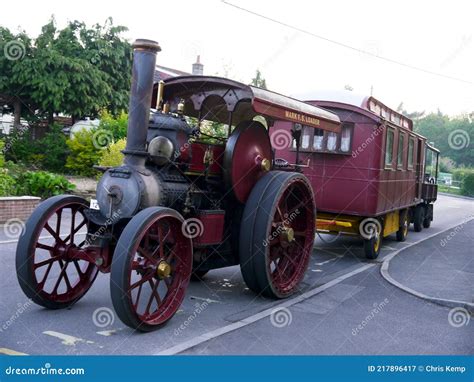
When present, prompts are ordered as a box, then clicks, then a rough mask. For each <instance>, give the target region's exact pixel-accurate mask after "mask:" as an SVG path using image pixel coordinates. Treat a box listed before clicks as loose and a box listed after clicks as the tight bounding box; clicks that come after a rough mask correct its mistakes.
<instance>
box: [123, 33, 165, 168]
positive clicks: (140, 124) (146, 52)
mask: <svg viewBox="0 0 474 382" xmlns="http://www.w3.org/2000/svg"><path fill="white" fill-rule="evenodd" d="M132 47H133V67H132V86H131V89H130V106H129V109H128V110H129V112H128V127H127V145H126V146H125V150H123V153H124V155H125V160H124V163H125V164H126V165H129V166H133V167H142V166H144V164H145V159H146V156H147V152H146V138H147V132H148V122H149V118H150V106H151V98H152V94H153V77H154V74H155V65H156V54H157V53H158V52H159V51H161V48H160V45H159V44H158V43H157V42H156V41H152V40H143V39H139V40H136V41H135V42H134V43H133V45H132Z"/></svg>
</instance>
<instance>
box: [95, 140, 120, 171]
mask: <svg viewBox="0 0 474 382" xmlns="http://www.w3.org/2000/svg"><path fill="white" fill-rule="evenodd" d="M126 143H127V141H126V140H125V139H120V140H118V141H117V142H115V143H112V144H111V145H110V146H109V147H108V148H107V149H105V150H103V151H102V158H101V159H100V161H99V165H101V166H111V167H117V166H120V165H121V164H122V163H123V154H122V150H124V149H125V145H126Z"/></svg>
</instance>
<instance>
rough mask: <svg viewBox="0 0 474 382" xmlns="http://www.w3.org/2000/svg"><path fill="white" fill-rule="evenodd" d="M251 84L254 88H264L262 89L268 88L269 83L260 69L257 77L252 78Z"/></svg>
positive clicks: (256, 73) (256, 74)
mask: <svg viewBox="0 0 474 382" xmlns="http://www.w3.org/2000/svg"><path fill="white" fill-rule="evenodd" d="M250 84H251V85H253V86H257V87H259V88H262V89H266V88H267V82H266V81H265V78H263V75H262V73H261V72H260V70H258V69H257V71H256V72H255V77H254V78H252V82H251V83H250Z"/></svg>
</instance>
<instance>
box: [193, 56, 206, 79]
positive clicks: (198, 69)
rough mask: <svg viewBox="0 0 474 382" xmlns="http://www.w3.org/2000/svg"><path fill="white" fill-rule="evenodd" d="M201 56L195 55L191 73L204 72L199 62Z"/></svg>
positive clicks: (201, 73) (198, 74) (199, 73)
mask: <svg viewBox="0 0 474 382" xmlns="http://www.w3.org/2000/svg"><path fill="white" fill-rule="evenodd" d="M200 59H201V56H197V59H196V62H195V63H194V64H193V74H194V75H197V76H202V75H203V74H204V65H203V64H201V61H200Z"/></svg>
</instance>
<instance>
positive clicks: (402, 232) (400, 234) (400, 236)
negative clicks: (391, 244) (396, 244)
mask: <svg viewBox="0 0 474 382" xmlns="http://www.w3.org/2000/svg"><path fill="white" fill-rule="evenodd" d="M400 218H401V223H400V228H399V229H398V231H397V241H405V240H406V239H407V236H408V226H409V225H410V222H409V220H408V212H403V213H401V214H400Z"/></svg>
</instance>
